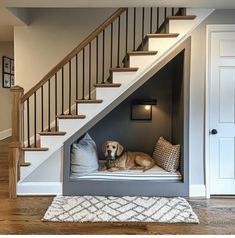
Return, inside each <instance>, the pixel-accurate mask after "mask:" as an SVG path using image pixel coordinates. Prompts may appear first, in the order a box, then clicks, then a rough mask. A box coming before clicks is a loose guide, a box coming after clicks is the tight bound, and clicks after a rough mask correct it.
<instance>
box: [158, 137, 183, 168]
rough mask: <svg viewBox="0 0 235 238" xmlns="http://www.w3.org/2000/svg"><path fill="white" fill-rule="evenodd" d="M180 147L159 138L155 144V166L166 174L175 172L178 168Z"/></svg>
mask: <svg viewBox="0 0 235 238" xmlns="http://www.w3.org/2000/svg"><path fill="white" fill-rule="evenodd" d="M179 156H180V145H172V144H171V143H170V142H169V141H167V140H165V139H164V138H163V137H160V138H159V140H158V142H157V143H156V146H155V149H154V152H153V159H154V160H155V162H156V164H157V165H159V166H160V167H162V168H163V169H165V170H166V171H168V172H175V171H177V169H178V167H179Z"/></svg>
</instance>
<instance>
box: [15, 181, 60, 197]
mask: <svg viewBox="0 0 235 238" xmlns="http://www.w3.org/2000/svg"><path fill="white" fill-rule="evenodd" d="M17 195H19V196H32V195H33V196H41V195H62V182H21V183H18V184H17Z"/></svg>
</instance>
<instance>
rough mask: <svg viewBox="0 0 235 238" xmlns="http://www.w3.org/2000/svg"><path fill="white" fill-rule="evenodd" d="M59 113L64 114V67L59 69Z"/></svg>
mask: <svg viewBox="0 0 235 238" xmlns="http://www.w3.org/2000/svg"><path fill="white" fill-rule="evenodd" d="M61 84H62V85H61V106H62V108H61V115H64V67H62V69H61Z"/></svg>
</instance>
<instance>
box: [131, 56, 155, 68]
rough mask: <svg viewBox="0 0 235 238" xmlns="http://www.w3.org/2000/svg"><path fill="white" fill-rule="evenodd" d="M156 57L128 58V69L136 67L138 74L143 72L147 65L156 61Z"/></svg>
mask: <svg viewBox="0 0 235 238" xmlns="http://www.w3.org/2000/svg"><path fill="white" fill-rule="evenodd" d="M157 55H158V54H156V55H133V56H130V61H129V62H130V63H129V65H130V67H138V68H139V70H138V71H139V72H141V71H143V70H145V69H146V68H147V67H148V66H149V65H151V64H152V63H153V62H154V60H156V59H157Z"/></svg>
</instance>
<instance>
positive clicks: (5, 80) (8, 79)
mask: <svg viewBox="0 0 235 238" xmlns="http://www.w3.org/2000/svg"><path fill="white" fill-rule="evenodd" d="M2 87H3V88H10V87H11V75H10V74H3V85H2Z"/></svg>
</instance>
